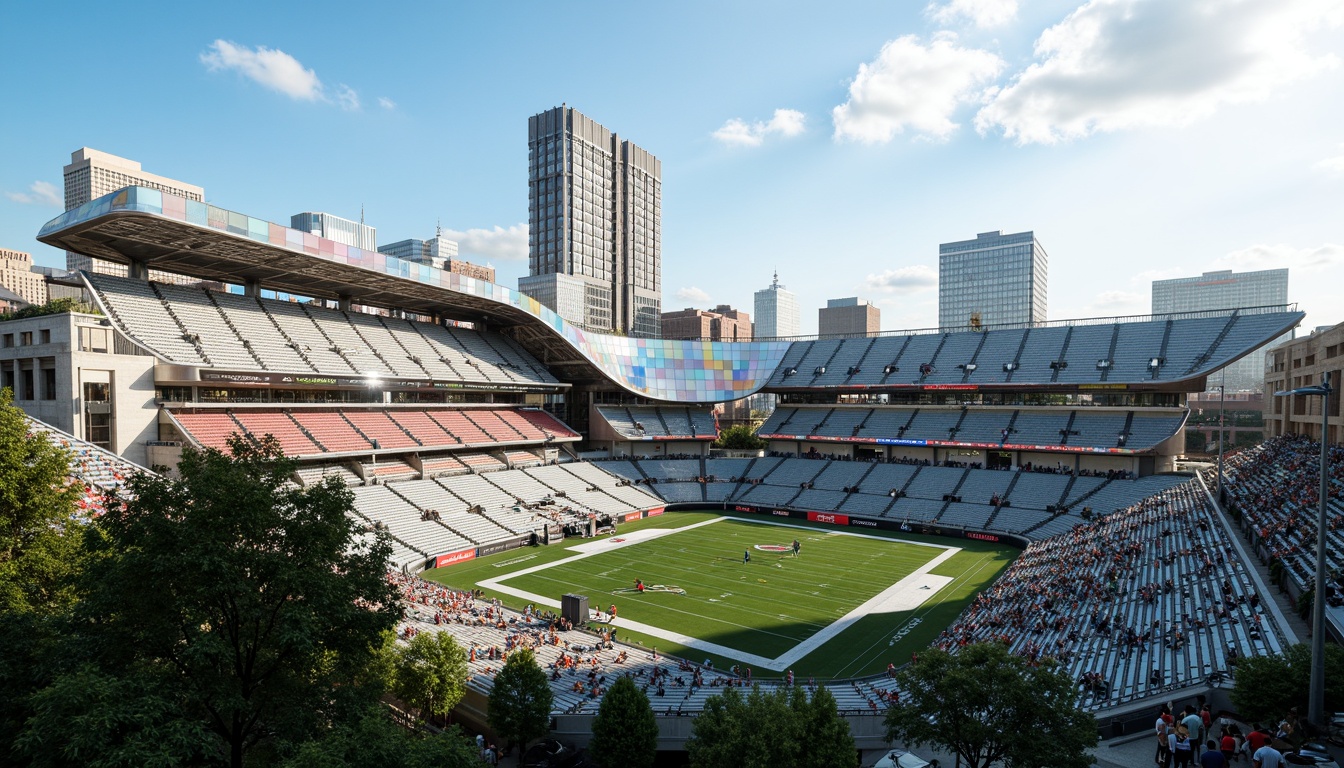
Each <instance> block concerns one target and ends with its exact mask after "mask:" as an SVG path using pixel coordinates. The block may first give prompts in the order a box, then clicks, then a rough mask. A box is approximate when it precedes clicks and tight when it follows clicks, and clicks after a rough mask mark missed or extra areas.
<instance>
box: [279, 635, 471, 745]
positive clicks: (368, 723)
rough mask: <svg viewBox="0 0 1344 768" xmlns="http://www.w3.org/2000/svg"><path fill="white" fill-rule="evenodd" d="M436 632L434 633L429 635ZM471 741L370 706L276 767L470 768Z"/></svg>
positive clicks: (459, 733) (455, 730)
mask: <svg viewBox="0 0 1344 768" xmlns="http://www.w3.org/2000/svg"><path fill="white" fill-rule="evenodd" d="M435 634H438V633H435ZM480 765H481V759H480V755H479V754H478V753H477V751H476V743H475V742H474V741H472V740H471V739H469V738H468V737H467V736H466V735H465V734H464V733H462V731H461V729H459V728H458V727H457V726H453V727H452V728H449V729H448V730H446V731H444V732H443V733H440V734H437V735H433V736H431V735H427V734H425V733H423V732H416V731H408V730H406V729H405V728H402V727H401V726H399V725H397V724H395V723H394V722H392V720H391V718H389V717H388V715H387V712H386V710H384V709H382V708H379V707H374V708H370V709H369V710H368V712H367V714H365V716H364V717H363V718H361V719H359V720H357V721H355V722H353V723H349V724H342V725H339V726H337V727H335V728H333V729H331V731H329V732H328V733H326V734H325V735H324V736H323V737H321V738H319V739H315V740H313V741H309V742H305V743H304V744H303V745H302V746H300V747H299V749H298V750H297V751H296V752H295V753H294V755H293V756H291V757H290V758H289V759H288V760H286V761H285V762H284V763H282V768H365V766H378V768H475V767H476V766H480Z"/></svg>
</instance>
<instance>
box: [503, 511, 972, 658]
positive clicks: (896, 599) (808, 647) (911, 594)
mask: <svg viewBox="0 0 1344 768" xmlns="http://www.w3.org/2000/svg"><path fill="white" fill-rule="evenodd" d="M721 520H743V521H746V522H752V523H759V524H762V525H774V526H778V527H780V528H802V529H804V530H808V531H813V532H816V531H818V530H819V529H817V528H813V527H811V526H805V525H793V524H790V523H782V522H777V521H774V520H753V519H750V518H729V517H716V518H714V519H712V520H705V521H703V522H699V523H693V524H691V525H687V526H682V527H680V528H660V529H656V530H652V531H636V532H635V534H638V535H632V536H630V537H622V536H619V535H618V536H616V537H615V538H625V539H626V540H624V541H613V540H612V539H604V540H602V541H595V542H591V543H588V544H580V545H579V546H577V547H574V549H575V550H582V551H581V552H580V554H577V555H574V556H573V557H567V558H564V559H563V560H556V561H555V562H552V563H544V564H542V565H536V566H533V567H531V568H525V569H523V570H521V571H514V572H513V573H510V574H506V575H504V576H501V577H499V578H497V579H487V580H485V581H481V582H477V583H478V585H479V586H481V587H484V588H486V589H491V590H494V591H496V592H502V593H504V594H506V595H512V596H514V597H518V598H522V599H523V600H527V601H529V602H531V603H535V604H537V605H545V606H548V607H551V608H559V607H560V601H559V600H554V599H551V598H549V597H545V596H543V595H538V594H535V593H533V592H528V591H526V590H522V589H517V588H514V587H510V586H507V585H505V584H503V583H502V582H504V581H506V580H508V579H511V578H513V577H514V576H525V575H527V574H530V573H537V572H538V571H544V570H546V569H547V568H554V567H555V566H557V565H562V564H564V563H572V562H574V561H576V560H583V559H585V558H589V557H592V556H593V555H599V554H602V553H603V552H611V551H613V550H616V549H622V548H624V547H628V546H631V545H633V544H640V543H643V542H646V541H651V540H653V539H657V538H661V537H663V536H668V535H671V534H674V533H677V532H679V531H689V530H691V529H693V528H699V527H700V526H702V525H710V524H713V523H717V522H719V521H721ZM822 532H823V533H826V534H830V535H838V536H855V537H858V538H863V539H880V540H882V541H889V542H893V543H900V544H912V545H915V546H923V547H933V548H935V549H941V550H944V551H943V552H942V553H940V554H939V555H938V556H937V557H935V558H933V559H932V560H930V561H928V562H927V563H925V564H924V565H922V566H920V567H919V568H917V569H915V571H914V572H912V573H911V574H909V575H908V576H906V577H905V578H903V579H901V580H900V581H898V582H896V583H895V584H892V585H891V586H889V587H887V588H886V589H884V590H882V591H881V592H879V593H877V594H876V595H873V596H872V597H871V598H869V599H868V600H866V601H864V603H863V604H862V605H859V606H857V607H856V608H854V609H853V610H851V611H850V612H849V613H846V614H845V615H844V616H841V617H840V618H839V619H836V620H835V621H834V622H832V623H830V624H829V625H827V626H826V627H825V628H824V629H822V630H821V631H820V632H817V633H816V634H814V635H812V636H811V637H809V638H807V639H806V640H804V641H802V642H801V643H799V644H797V645H795V646H794V647H793V648H790V649H789V650H788V651H785V652H784V653H783V654H782V655H780V656H778V657H776V658H773V659H768V658H766V657H764V656H758V655H756V654H754V653H747V652H745V651H740V650H738V649H736V648H729V647H728V646H726V645H719V644H718V643H711V642H709V641H708V640H701V639H700V638H698V637H691V636H690V635H683V634H681V633H680V632H673V631H672V630H669V629H664V628H662V627H655V626H653V625H651V624H645V623H643V622H640V621H633V620H631V619H621V618H618V619H616V620H615V621H614V622H612V625H613V626H616V627H619V628H621V629H629V630H632V631H634V632H640V633H642V634H645V635H648V636H650V637H657V638H659V639H662V640H668V641H670V642H673V643H676V644H678V645H681V646H684V647H686V648H694V649H695V650H697V651H703V652H705V653H713V654H717V655H719V656H727V657H729V658H733V659H737V660H739V661H743V662H746V663H747V664H750V665H754V666H756V667H760V668H762V669H769V670H771V671H775V672H782V671H784V670H786V669H788V668H789V667H790V666H792V665H793V664H795V663H797V662H798V661H799V660H800V659H802V658H803V657H805V656H807V655H808V654H809V653H812V652H813V651H815V650H817V649H818V648H820V647H821V646H822V645H824V644H825V643H828V642H830V641H831V640H833V639H834V638H835V637H836V636H837V635H839V634H840V633H841V632H844V631H845V630H846V629H849V628H850V627H851V626H852V625H853V624H854V623H855V622H857V621H858V620H859V619H861V618H863V617H864V616H867V615H869V614H871V613H884V612H888V611H884V610H883V608H884V607H887V606H888V605H889V604H890V605H911V603H912V601H913V600H914V598H915V597H917V596H918V593H919V591H927V592H928V594H927V595H924V597H923V599H922V600H919V601H918V602H914V603H913V607H918V606H919V605H920V604H922V603H924V602H925V601H926V600H928V598H930V597H933V595H935V594H936V593H937V592H938V590H939V589H941V588H942V587H943V586H945V585H946V584H947V583H949V582H951V581H952V580H951V579H947V578H945V577H938V576H930V575H929V573H930V571H932V570H933V569H934V568H937V567H938V566H939V565H941V564H942V563H943V562H944V561H946V560H947V559H948V558H951V557H952V556H953V555H956V554H957V553H958V552H961V548H960V547H950V546H946V545H943V544H930V543H927V542H920V541H906V540H904V539H892V538H888V537H886V536H871V535H868V534H864V533H856V532H853V531H822ZM921 586H928V587H929V589H928V590H920V587H921ZM905 610H913V608H905Z"/></svg>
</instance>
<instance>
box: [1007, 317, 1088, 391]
mask: <svg viewBox="0 0 1344 768" xmlns="http://www.w3.org/2000/svg"><path fill="white" fill-rule="evenodd" d="M1068 331H1069V329H1068V328H1065V327H1062V326H1060V327H1054V328H1032V329H1031V331H1030V332H1029V333H1028V334H1027V345H1026V346H1025V347H1023V348H1022V356H1021V357H1020V358H1019V359H1018V369H1017V370H1016V371H1014V372H1013V382H1014V383H1024V382H1029V383H1037V382H1047V381H1050V379H1051V375H1052V374H1053V373H1054V371H1053V370H1051V369H1050V363H1052V362H1054V361H1056V360H1058V359H1059V352H1060V350H1061V349H1062V348H1063V347H1064V336H1065V335H1066V334H1067V333H1068ZM1093 362H1094V363H1095V361H1093Z"/></svg>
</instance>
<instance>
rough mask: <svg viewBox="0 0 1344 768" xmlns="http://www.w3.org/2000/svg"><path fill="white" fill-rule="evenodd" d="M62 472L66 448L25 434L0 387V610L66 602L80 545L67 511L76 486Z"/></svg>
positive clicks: (78, 527) (78, 528) (79, 529)
mask: <svg viewBox="0 0 1344 768" xmlns="http://www.w3.org/2000/svg"><path fill="white" fill-rule="evenodd" d="M69 476H70V456H69V454H67V453H66V451H65V450H64V449H62V448H61V447H60V446H58V445H56V444H55V443H53V442H51V441H50V440H48V439H47V437H46V435H45V434H43V433H40V432H34V433H31V434H30V433H29V422H28V420H27V419H26V418H25V417H24V415H23V411H20V410H19V409H18V408H15V407H14V405H13V392H11V391H10V390H9V389H2V390H0V612H9V611H20V612H23V611H35V610H36V611H48V610H52V609H55V608H58V607H61V606H67V605H69V604H70V603H71V602H72V601H73V599H74V593H73V591H72V589H71V587H70V584H69V579H68V577H69V576H70V573H71V569H72V568H73V567H74V565H75V563H77V562H78V561H79V554H80V549H81V547H82V541H83V527H84V526H83V524H82V523H81V522H80V521H79V520H77V519H76V517H75V513H76V511H77V509H78V507H77V506H76V504H77V502H78V500H79V499H80V497H82V496H83V494H84V486H83V485H82V484H80V483H78V482H71V481H70V480H69Z"/></svg>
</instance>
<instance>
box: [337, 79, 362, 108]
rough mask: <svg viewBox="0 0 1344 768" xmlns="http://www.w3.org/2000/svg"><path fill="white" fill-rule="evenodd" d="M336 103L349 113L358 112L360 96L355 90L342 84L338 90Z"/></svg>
mask: <svg viewBox="0 0 1344 768" xmlns="http://www.w3.org/2000/svg"><path fill="white" fill-rule="evenodd" d="M336 103H337V104H339V105H341V109H344V110H345V111H347V112H358V111H359V94H358V93H356V92H355V89H354V88H351V87H350V86H348V85H346V84H345V83H341V84H340V86H338V87H337V88H336Z"/></svg>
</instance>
